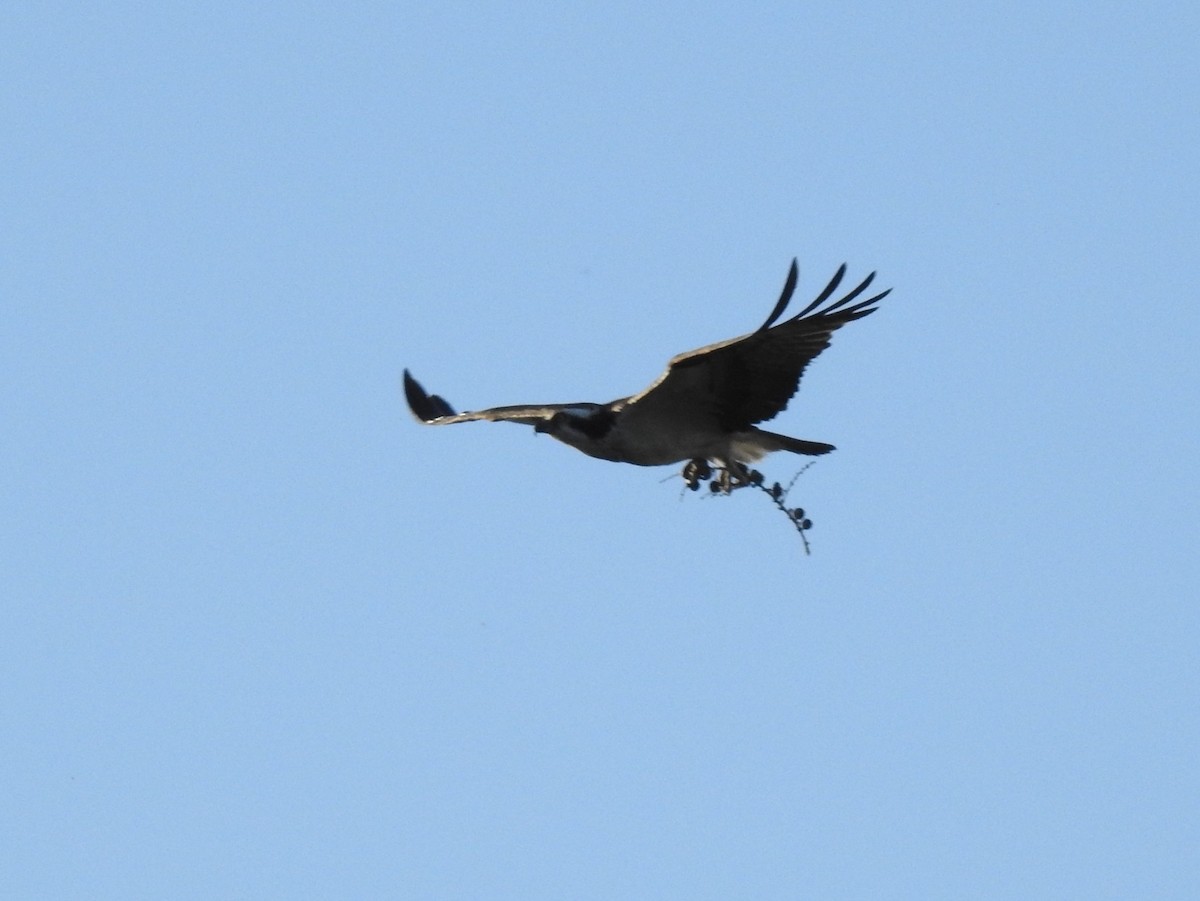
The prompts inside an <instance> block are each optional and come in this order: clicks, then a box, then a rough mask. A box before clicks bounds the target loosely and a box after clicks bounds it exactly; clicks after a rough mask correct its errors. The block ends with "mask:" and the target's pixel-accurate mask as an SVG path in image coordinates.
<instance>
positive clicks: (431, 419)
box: [404, 369, 600, 425]
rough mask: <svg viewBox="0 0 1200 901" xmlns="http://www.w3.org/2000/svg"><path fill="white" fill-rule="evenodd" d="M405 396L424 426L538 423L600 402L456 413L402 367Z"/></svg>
mask: <svg viewBox="0 0 1200 901" xmlns="http://www.w3.org/2000/svg"><path fill="white" fill-rule="evenodd" d="M404 397H405V398H406V399H407V400H408V407H409V409H410V410H412V412H413V415H414V416H415V417H417V419H419V420H421V422H423V423H425V424H426V425H450V424H451V423H454V422H474V421H476V420H481V419H482V420H486V421H488V422H519V423H521V424H523V425H537V424H538V423H539V422H545V421H546V420H548V419H549V418H550V417H551V416H553V415H554V414H555V413H557V412H559V411H560V410H571V411H577V412H579V413H581V414H582V413H590V412H592V411H593V410H598V409H599V408H600V404H593V403H581V404H523V405H517V406H511V407H491V408H489V409H487V410H476V411H474V412H471V411H467V412H465V413H455V412H454V408H453V407H452V406H450V404H448V403H447V402H446V399H445V398H443V397H439V396H438V395H436V394H429V393H428V392H427V391H426V390H425V389H424V388H422V387H421V383H420V382H418V381H417V380H416V379H414V378H413V377H412V376H411V375H410V374H409V372H408V370H407V369H406V370H404Z"/></svg>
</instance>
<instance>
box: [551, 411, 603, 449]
mask: <svg viewBox="0 0 1200 901" xmlns="http://www.w3.org/2000/svg"><path fill="white" fill-rule="evenodd" d="M613 421H614V416H613V413H612V411H611V410H607V409H599V410H580V411H575V410H559V411H557V412H556V413H555V414H554V415H553V416H551V417H549V418H548V419H543V420H542V421H541V422H539V423H537V425H535V426H534V427H533V428H534V431H535V432H544V433H545V434H547V435H549V436H550V437H551V438H557V439H558V440H559V441H561V442H563V443H564V444H569V445H571V447H575V448H578V449H579V450H581V451H583V452H584V453H594V452H595V448H596V447H597V445H598V444H600V443H602V442H603V440H604V438H605V436H606V435H607V434H608V432H609V430H610V429H611V428H612V426H613Z"/></svg>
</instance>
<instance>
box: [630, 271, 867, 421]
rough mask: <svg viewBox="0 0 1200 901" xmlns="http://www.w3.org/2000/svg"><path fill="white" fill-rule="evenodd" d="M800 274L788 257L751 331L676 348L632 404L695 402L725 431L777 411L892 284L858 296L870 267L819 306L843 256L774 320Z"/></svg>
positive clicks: (834, 283) (837, 278) (834, 285)
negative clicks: (779, 285) (793, 309)
mask: <svg viewBox="0 0 1200 901" xmlns="http://www.w3.org/2000/svg"><path fill="white" fill-rule="evenodd" d="M798 274H799V269H798V268H797V265H796V261H795V260H792V267H791V269H790V270H789V271H788V277H787V281H786V283H785V284H784V286H783V292H782V293H781V294H780V296H779V300H778V302H777V303H776V304H775V309H773V310H772V311H771V315H770V316H768V317H767V320H766V322H764V323H763V324H762V325H761V326H759V327H758V329H757V330H756V331H753V332H751V333H750V334H748V335H742V336H741V337H739V338H732V339H730V340H728V341H721V342H718V343H717V344H710V345H708V346H707V347H701V348H699V349H697V350H692V351H688V352H687V353H682V354H679V355H678V356H676V357H675V358H673V359H672V360H671V362H670V364H669V365H668V366H667V371H666V372H664V373H663V375H662V376H661V377H660V378H659V380H658V381H657V382H655V383H654V384H653V385H651V386H650V387H649V388H647V389H646V390H645V391H643V392H642V393H641V394H638V395H636V396H634V397H632V398H630V399H629V402H628V403H629V405H630V406H632V405H634V404H638V405H642V406H644V407H647V408H649V407H660V406H661V408H662V409H663V410H667V409H670V410H673V411H675V412H679V411H681V410H682V409H686V408H693V409H694V410H695V413H696V415H707V416H713V417H715V418H716V419H717V421H718V422H720V424H721V425H722V426H723V427H724V428H726V429H728V430H730V431H742V430H744V429H747V428H749V427H750V426H752V425H754V424H755V423H759V422H765V421H766V420H768V419H772V418H773V417H775V416H777V415H779V413H781V412H782V411H783V410H784V408H786V407H787V404H788V401H789V400H791V399H792V396H793V395H794V394H795V393H796V389H797V388H799V386H800V377H801V376H802V375H803V374H804V370H805V368H807V366H808V364H809V363H810V362H812V360H813V359H814V358H816V356H817V355H818V354H820V353H821V351H823V350H824V349H825V348H826V347H828V346H829V339H830V336H831V335H832V334H833V332H835V331H836V330H837V329H839V328H841V327H842V326H843V325H845V324H846V323H847V322H853V321H854V320H855V319H861V318H862V317H863V316H868V315H870V314H871V313H873V312H875V309H876V308H875V307H874V306H873V304H875V303H877V302H878V301H880V300H882V299H883V298H884V297H886V296H887V295H888V294H889V293H890V291H891V289H890V288H889V289H888V290H887V291H883V292H881V293H879V294H876V295H875V296H873V297H870V298H868V299H866V300H858V298H859V296H860V295H862V293H863V292H864V291H866V290H867V288H868V287H869V286H870V284H871V282H872V281H873V280H874V279H875V273H874V272H872V273H871V274H870V275H868V276H867V277H866V278H865V279H863V281H862V282H861V283H860V284H859V285H858V287H856V288H855V289H854V290H852V291H850V292H849V293H848V294H846V295H845V296H844V297H842V298H840V299H839V300H836V301H834V302H833V303H831V304H828V305H827V306H824V307H823V308H822V304H825V303H826V301H828V300H829V298H830V297H832V296H833V293H834V292H835V291H836V290H837V289H838V286H839V285H840V284H841V282H842V279H843V278H844V277H845V275H846V265H845V264H844V263H843V264H842V266H841V268H839V269H838V271H837V272H836V273H835V274H834V276H833V278H832V279H830V281H829V284H828V285H826V286H825V290H823V291H822V292H821V294H820V295H819V296H818V297H817V299H816V300H814V301H813V302H812V303H810V304H809V305H808V306H806V307H805V308H804V309H803V310H801V311H800V312H799V313H797V314H796V315H795V316H793V317H791V318H790V319H785V320H784V321H783V322H781V323H779V324H778V325H773V323H775V321H776V320H777V319H779V317H780V316H782V315H783V312H784V310H785V309H787V306H788V303H789V302H790V301H791V299H792V294H793V292H794V291H795V289H796V281H797V278H798ZM855 301H857V303H855ZM644 412H649V411H648V410H646V411H644Z"/></svg>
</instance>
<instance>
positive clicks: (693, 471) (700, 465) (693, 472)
mask: <svg viewBox="0 0 1200 901" xmlns="http://www.w3.org/2000/svg"><path fill="white" fill-rule="evenodd" d="M711 477H712V467H711V466H710V465H709V463H708V461H707V460H705V459H704V458H703V457H701V458H699V459H696V460H689V461H688V462H687V463H686V464H685V465H684V467H683V481H684V483H685V484H686V485H687V486H688V488H690V489H691V490H692V491H695V490H697V489H698V488H699V487H700V483H701V482H707V481H708V480H709V479H710V478H711Z"/></svg>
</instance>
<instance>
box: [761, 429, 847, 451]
mask: <svg viewBox="0 0 1200 901" xmlns="http://www.w3.org/2000/svg"><path fill="white" fill-rule="evenodd" d="M754 435H755V437H756V438H758V439H759V441H761V443H762V447H763V449H764V450H766V451H768V452H769V451H777V450H785V451H791V452H792V453H793V454H808V455H809V456H810V457H819V456H820V455H821V454H827V453H829V452H830V451H831V450H837V448H835V447H834V446H833V445H832V444H826V443H825V442H823V441H805V440H804V439H802V438H789V437H788V436H787V435H780V434H778V433H776V432H768V431H766V430H765V429H755V430H754Z"/></svg>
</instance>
